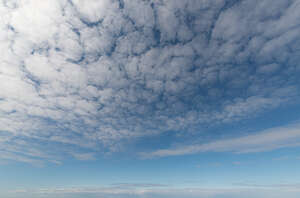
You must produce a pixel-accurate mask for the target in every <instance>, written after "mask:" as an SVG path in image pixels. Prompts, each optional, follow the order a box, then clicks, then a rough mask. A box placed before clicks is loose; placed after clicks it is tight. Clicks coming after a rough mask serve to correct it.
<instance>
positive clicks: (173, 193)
mask: <svg viewBox="0 0 300 198" xmlns="http://www.w3.org/2000/svg"><path fill="white" fill-rule="evenodd" d="M299 193H300V191H299V189H298V188H294V187H289V186H286V187H280V188H273V187H268V188H257V187H255V188H219V189H218V188H215V189H204V188H161V189H159V188H149V189H145V188H144V189H142V188H132V189H124V188H109V187H108V188H53V189H40V190H17V191H15V192H11V193H9V194H8V197H9V198H18V197H25V198H27V197H33V198H35V197H40V196H41V195H42V196H43V197H45V198H48V197H49V198H50V197H53V195H54V196H55V197H58V198H60V197H64V198H77V197H78V198H79V197H82V196H84V197H88V198H96V197H108V198H130V197H134V198H139V197H143V198H151V197H157V198H169V197H174V198H181V197H186V198H197V197H201V198H229V197H231V198H238V197H245V198H251V197H255V198H264V197H274V198H281V197H283V196H286V197H289V198H296V197H298V196H299ZM19 195H21V196H19Z"/></svg>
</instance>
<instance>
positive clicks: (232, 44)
mask: <svg viewBox="0 0 300 198" xmlns="http://www.w3.org/2000/svg"><path fill="white" fill-rule="evenodd" d="M299 8H300V1H298V0H278V1H276V2H274V1H271V0H260V1H256V0H243V1H240V0H221V1H219V0H161V1H154V0H147V1H146V0H143V1H141V0H112V1H109V0H103V1H96V0H90V1H79V0H60V1H58V0H43V1H38V0H24V1H19V0H11V1H1V3H0V14H1V16H3V17H2V18H1V20H0V29H1V31H0V53H1V58H0V137H1V138H0V152H1V155H0V156H1V157H0V158H5V159H12V158H14V159H15V160H18V161H30V160H39V159H48V160H52V161H53V160H54V161H55V160H56V161H57V160H59V158H60V157H59V156H61V155H64V154H68V155H71V156H74V157H76V158H77V159H94V154H93V152H96V153H98V152H112V151H118V150H120V149H121V148H122V145H123V142H126V141H128V140H133V139H136V138H140V137H148V136H152V135H159V134H161V133H164V132H166V131H174V132H176V131H177V132H178V131H185V132H186V133H191V132H194V133H195V132H197V128H198V127H199V126H201V125H206V124H209V123H211V122H214V123H223V122H232V121H235V120H240V119H244V118H246V117H249V116H253V115H255V114H257V113H259V112H262V111H266V110H269V109H273V108H276V107H278V106H280V105H283V104H287V103H291V102H293V101H297V100H298V99H299V83H300V82H299V81H300V80H299V79H300V78H299V74H300V67H299V62H300V60H299V59H300V48H299V46H300V34H299V33H300V29H299V27H300V26H299V25H300V12H298V10H299ZM76 149H77V150H76ZM83 149H84V150H83ZM46 150H48V151H46ZM71 150H72V153H71V152H70V151H71ZM75 151H78V153H75ZM86 152H88V153H86Z"/></svg>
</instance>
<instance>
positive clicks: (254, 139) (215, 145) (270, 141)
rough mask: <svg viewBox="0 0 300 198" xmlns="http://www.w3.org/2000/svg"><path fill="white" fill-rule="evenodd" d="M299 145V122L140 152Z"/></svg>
mask: <svg viewBox="0 0 300 198" xmlns="http://www.w3.org/2000/svg"><path fill="white" fill-rule="evenodd" d="M296 146H300V124H292V125H288V126H285V127H277V128H271V129H268V130H264V131H260V132H257V133H255V134H252V135H247V136H243V137H237V138H232V139H224V140H217V141H213V142H210V143H205V144H194V145H188V146H181V147H177V148H169V149H161V150H157V151H154V152H150V153H141V154H140V155H141V156H142V157H144V158H152V157H166V156H176V155H187V154H195V153H203V152H232V153H253V152H265V151H271V150H275V149H280V148H289V147H296Z"/></svg>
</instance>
